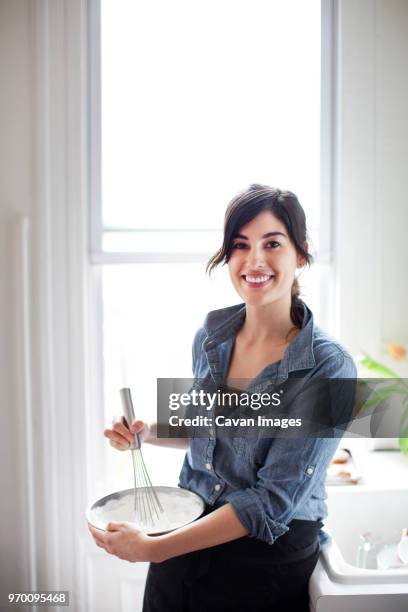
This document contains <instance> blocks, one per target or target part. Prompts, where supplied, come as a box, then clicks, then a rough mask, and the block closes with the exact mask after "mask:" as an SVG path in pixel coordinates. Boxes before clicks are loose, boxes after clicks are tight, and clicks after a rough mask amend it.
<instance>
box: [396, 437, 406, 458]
mask: <svg viewBox="0 0 408 612" xmlns="http://www.w3.org/2000/svg"><path fill="white" fill-rule="evenodd" d="M398 445H399V447H400V451H401V453H402V454H403V455H408V438H398Z"/></svg>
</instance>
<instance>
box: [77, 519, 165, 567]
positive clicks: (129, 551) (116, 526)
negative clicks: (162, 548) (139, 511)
mask: <svg viewBox="0 0 408 612" xmlns="http://www.w3.org/2000/svg"><path fill="white" fill-rule="evenodd" d="M88 527H89V531H90V532H91V534H92V536H93V538H94V540H95V542H96V544H97V546H99V547H100V548H104V549H105V550H106V552H108V553H109V554H111V555H115V556H116V557H119V559H123V560H124V561H130V562H135V561H154V558H153V557H154V555H153V544H154V542H153V541H154V538H152V537H149V536H147V535H146V534H145V533H143V531H140V530H139V529H137V528H136V527H135V526H134V525H133V524H132V523H116V522H110V523H108V524H107V526H106V531H101V530H100V529H95V528H94V527H92V526H91V525H90V524H89V523H88Z"/></svg>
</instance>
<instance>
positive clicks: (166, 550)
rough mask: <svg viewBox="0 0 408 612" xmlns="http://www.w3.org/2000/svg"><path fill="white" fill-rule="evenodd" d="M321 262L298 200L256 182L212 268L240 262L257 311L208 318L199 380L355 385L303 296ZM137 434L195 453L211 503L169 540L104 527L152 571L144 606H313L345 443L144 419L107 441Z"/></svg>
mask: <svg viewBox="0 0 408 612" xmlns="http://www.w3.org/2000/svg"><path fill="white" fill-rule="evenodd" d="M310 262H311V255H310V254H309V252H308V243H307V240H306V223H305V215H304V212H303V209H302V207H301V206H300V204H299V202H298V200H297V198H296V196H295V195H294V194H293V193H291V192H289V191H280V190H279V189H274V188H271V187H267V186H264V185H251V186H250V187H249V188H248V189H247V190H246V191H244V192H242V193H240V194H238V196H236V197H235V198H234V199H233V200H232V201H231V203H230V204H229V206H228V208H227V211H226V215H225V226H224V241H223V245H222V247H221V249H220V250H219V251H218V252H217V253H216V254H215V255H214V256H213V257H212V258H211V259H210V261H209V263H208V265H207V269H208V270H210V271H211V270H212V269H213V268H214V267H215V266H217V265H218V264H220V263H227V264H228V268H229V273H230V277H231V281H232V283H233V285H234V287H235V289H236V291H237V293H238V294H239V296H240V297H241V299H242V300H243V302H244V304H239V305H238V306H232V307H229V308H224V309H221V310H216V311H213V312H210V313H209V314H208V315H207V317H206V320H205V322H204V325H203V327H202V328H201V329H199V330H198V332H197V334H196V336H195V339H194V343H193V372H194V377H195V378H196V379H207V380H212V381H213V382H215V383H216V384H217V385H223V384H224V385H227V386H229V387H234V388H240V389H243V388H245V391H247V392H248V393H250V392H251V390H252V391H253V390H255V389H256V390H257V391H259V390H263V391H268V390H269V391H270V390H272V389H274V388H275V387H274V385H276V384H278V386H279V385H282V383H283V382H285V381H289V380H290V379H291V378H293V377H297V378H299V377H301V379H302V381H303V380H308V381H310V380H314V379H316V378H326V379H333V378H334V379H337V378H338V379H355V377H356V369H355V365H354V363H353V360H352V358H351V357H350V355H349V354H348V353H347V352H346V351H345V350H344V348H342V347H341V345H340V344H339V343H337V342H335V341H334V340H333V339H332V338H331V337H330V336H328V335H327V334H326V333H325V332H323V331H322V330H320V329H319V328H318V327H316V326H315V325H314V323H313V315H312V313H311V311H310V310H309V308H308V307H307V306H306V305H305V304H304V303H303V302H302V300H301V299H300V297H299V286H298V282H297V279H296V276H295V273H296V270H297V269H300V268H302V267H303V266H305V265H306V264H310ZM336 396H337V397H339V395H338V394H336ZM352 404H353V397H352V393H348V392H345V393H343V395H342V396H341V402H339V403H338V405H337V406H335V410H336V411H337V412H338V414H337V415H336V417H338V418H339V421H341V422H345V421H347V420H348V419H349V417H350V416H351V413H352ZM331 409H332V410H333V407H331ZM340 413H341V414H340ZM136 431H139V432H141V434H142V439H144V441H145V442H151V443H153V444H161V445H166V444H167V445H170V446H184V447H188V452H187V453H186V457H185V460H184V464H183V468H182V471H181V474H180V485H181V486H182V487H184V488H187V489H190V490H192V491H195V492H196V493H198V494H199V495H200V496H201V497H202V498H203V499H204V500H205V502H206V511H205V513H204V515H203V516H202V517H201V518H200V519H198V520H197V521H195V522H194V523H192V524H190V525H187V526H185V527H183V528H182V529H179V530H176V531H174V532H172V533H169V534H166V535H163V536H159V537H149V536H146V535H144V534H142V533H141V532H140V531H138V530H137V529H136V528H135V527H134V526H132V525H131V524H130V523H110V524H109V526H108V530H107V532H106V533H101V532H98V531H97V530H93V529H91V532H92V534H93V536H94V538H95V540H96V542H97V544H98V545H99V546H101V547H103V548H104V549H105V550H106V551H107V552H110V553H112V554H115V555H116V556H118V557H119V558H121V559H127V560H129V561H150V562H151V564H150V568H149V573H148V578H147V583H146V590H145V598H144V608H143V610H144V611H145V612H151V611H156V610H159V611H173V610H174V611H177V612H180V611H182V610H189V611H190V610H191V611H193V610H194V612H197V611H199V610H203V611H207V610H208V611H213V610H223V611H225V610H234V611H235V610H243V611H244V610H248V611H249V610H250V611H258V610H259V611H261V610H272V609H273V610H280V611H281V610H286V609H287V610H294V609H296V610H298V611H300V610H308V609H309V607H308V581H309V578H310V575H311V573H312V572H313V569H314V567H315V564H316V562H317V558H318V555H319V539H320V540H322V539H324V535H323V532H321V531H320V527H321V526H322V522H321V521H322V519H323V518H324V517H325V516H326V507H325V503H324V499H325V487H324V483H325V477H326V470H327V467H328V465H329V463H330V460H331V458H332V456H333V455H334V453H335V450H336V448H337V446H338V441H339V440H338V438H336V437H328V438H318V437H310V436H309V437H305V438H300V437H285V436H278V437H275V438H271V437H261V436H259V437H257V438H255V439H254V438H246V437H244V436H236V437H232V438H231V437H219V436H218V434H217V432H214V431H213V432H211V433H210V434H209V435H208V437H207V438H203V437H194V438H191V439H190V440H182V439H171V440H170V439H158V438H157V437H156V425H155V424H153V425H152V426H150V427H148V426H147V425H146V424H144V423H142V422H141V421H135V422H134V423H132V425H131V427H130V430H129V429H127V427H125V425H124V424H123V421H122V420H116V421H115V422H114V424H113V427H112V428H108V429H106V430H105V432H104V433H105V436H106V437H108V438H109V439H110V444H111V445H112V446H113V447H114V448H117V449H119V450H126V449H127V448H129V445H130V443H131V442H132V440H133V434H134V432H136Z"/></svg>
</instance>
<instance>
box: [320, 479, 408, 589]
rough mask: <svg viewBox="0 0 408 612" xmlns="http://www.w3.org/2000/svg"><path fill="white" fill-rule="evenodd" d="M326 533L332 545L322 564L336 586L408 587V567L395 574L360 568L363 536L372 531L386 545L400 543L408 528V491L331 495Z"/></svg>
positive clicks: (351, 491)
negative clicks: (394, 585) (357, 562)
mask: <svg viewBox="0 0 408 612" xmlns="http://www.w3.org/2000/svg"><path fill="white" fill-rule="evenodd" d="M327 501H328V512H329V515H328V520H327V522H326V530H327V531H328V532H329V533H330V535H331V536H332V542H331V543H330V544H328V545H326V546H324V547H323V549H322V555H321V556H322V560H323V563H324V566H325V568H326V570H327V573H328V575H329V576H330V578H331V579H332V580H333V581H334V582H341V583H346V584H396V583H403V584H406V585H408V566H407V567H405V568H398V569H393V570H391V569H390V570H380V569H361V568H359V567H357V566H356V552H357V547H358V544H359V537H360V534H362V533H364V532H365V531H370V532H371V533H372V534H373V535H374V536H378V537H379V538H381V540H382V542H383V543H391V542H397V541H398V540H399V537H400V535H401V530H402V528H403V527H407V526H408V488H407V489H394V490H392V489H386V490H384V489H379V490H373V489H364V488H362V489H358V488H357V487H356V488H353V489H351V488H350V489H347V490H342V491H336V490H333V491H330V492H329V497H328V500H327Z"/></svg>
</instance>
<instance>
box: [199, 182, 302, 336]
mask: <svg viewBox="0 0 408 612" xmlns="http://www.w3.org/2000/svg"><path fill="white" fill-rule="evenodd" d="M264 210H270V211H271V212H272V213H273V214H274V215H275V217H277V218H278V219H279V220H280V221H281V222H282V223H283V224H284V226H285V227H286V230H287V232H288V234H289V238H290V241H291V242H292V244H293V246H294V247H295V249H296V252H297V253H298V255H301V256H302V257H304V259H305V261H306V263H307V264H308V265H309V266H310V264H311V263H312V262H313V257H312V255H311V254H310V253H308V252H307V251H305V249H304V247H303V245H304V243H305V242H306V217H305V213H304V210H303V208H302V207H301V205H300V204H299V200H298V199H297V197H296V196H295V194H294V193H292V192H291V191H281V190H280V189H276V188H274V187H268V186H267V185H259V184H253V185H250V186H249V187H248V188H247V189H245V190H244V191H241V192H240V193H238V195H236V196H235V198H233V199H232V200H231V202H230V203H229V204H228V207H227V210H226V211H225V218H224V240H223V243H222V246H221V248H220V249H219V250H218V251H217V252H216V253H214V255H213V256H212V257H211V258H210V259H209V261H208V263H207V267H206V271H207V272H208V273H209V274H211V272H212V271H213V269H214V268H215V267H216V266H218V265H219V264H220V263H222V264H223V265H224V264H226V263H228V261H229V259H230V256H231V251H232V244H233V239H234V237H235V236H236V235H237V234H238V233H239V230H240V229H241V228H242V227H243V226H244V225H246V224H247V223H249V222H250V221H252V219H254V218H255V217H256V216H257V215H258V214H259V213H260V212H263V211H264ZM290 317H291V319H292V322H293V324H294V325H296V327H299V328H300V327H301V326H302V320H303V302H302V300H301V299H300V287H299V283H298V280H297V279H296V278H295V280H294V281H293V285H292V304H291V308H290Z"/></svg>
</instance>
